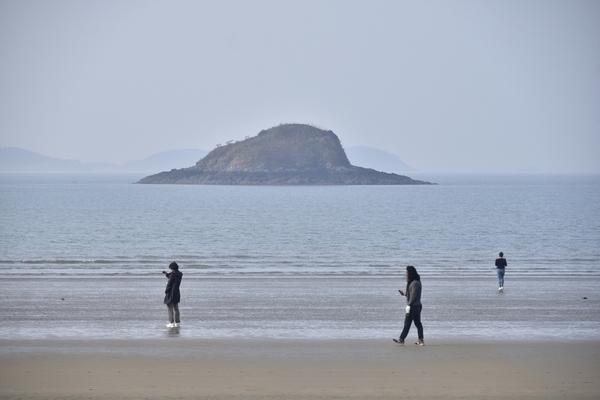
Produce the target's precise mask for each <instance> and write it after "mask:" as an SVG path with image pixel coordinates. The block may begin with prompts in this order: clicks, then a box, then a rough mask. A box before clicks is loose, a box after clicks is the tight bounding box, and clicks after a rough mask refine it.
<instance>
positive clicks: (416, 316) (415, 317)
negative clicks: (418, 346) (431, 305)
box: [400, 305, 423, 340]
mask: <svg viewBox="0 0 600 400" xmlns="http://www.w3.org/2000/svg"><path fill="white" fill-rule="evenodd" d="M422 309H423V306H422V305H421V306H411V307H410V313H408V314H406V317H404V329H402V333H401V334H400V339H402V340H404V339H406V337H407V336H408V331H410V326H411V325H412V323H413V321H414V323H415V326H416V327H417V333H418V335H419V340H423V325H422V324H421V310H422Z"/></svg>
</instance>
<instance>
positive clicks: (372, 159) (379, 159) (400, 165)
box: [346, 146, 417, 172]
mask: <svg viewBox="0 0 600 400" xmlns="http://www.w3.org/2000/svg"><path fill="white" fill-rule="evenodd" d="M346 155H347V156H348V159H349V160H350V162H351V163H352V164H353V165H360V166H363V167H365V168H373V169H375V170H377V171H385V172H409V171H417V170H416V169H415V168H413V167H411V166H409V165H406V164H405V163H404V162H403V161H402V160H401V159H400V158H399V157H398V156H397V155H395V154H392V153H388V152H387V151H384V150H379V149H374V148H371V147H363V146H354V147H348V148H346Z"/></svg>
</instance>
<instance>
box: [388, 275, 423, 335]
mask: <svg viewBox="0 0 600 400" xmlns="http://www.w3.org/2000/svg"><path fill="white" fill-rule="evenodd" d="M398 292H399V293H400V295H402V296H406V316H405V317H404V329H403V330H402V333H401V334H400V337H399V338H398V339H392V340H393V341H394V342H396V343H399V344H402V345H403V344H404V339H406V336H408V331H409V330H410V326H411V325H412V323H413V322H414V323H415V326H416V327H417V334H418V336H419V341H418V342H417V343H415V344H416V345H417V346H424V345H425V341H424V339H423V324H421V310H422V309H423V305H422V304H421V277H420V276H419V274H418V273H417V269H416V268H415V267H413V266H412V265H409V266H407V267H406V292H403V291H402V290H398Z"/></svg>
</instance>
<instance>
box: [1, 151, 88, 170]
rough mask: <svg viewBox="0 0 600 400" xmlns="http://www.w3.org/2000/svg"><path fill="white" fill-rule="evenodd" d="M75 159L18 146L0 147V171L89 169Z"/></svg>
mask: <svg viewBox="0 0 600 400" xmlns="http://www.w3.org/2000/svg"><path fill="white" fill-rule="evenodd" d="M90 170H91V169H90V168H89V167H86V166H85V165H83V164H82V163H81V162H79V161H76V160H61V159H58V158H52V157H47V156H44V155H41V154H39V153H35V152H33V151H28V150H23V149H20V148H18V147H2V148H0V171H29V172H42V171H45V172H74V171H90Z"/></svg>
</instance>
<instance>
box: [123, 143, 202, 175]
mask: <svg viewBox="0 0 600 400" xmlns="http://www.w3.org/2000/svg"><path fill="white" fill-rule="evenodd" d="M207 153H208V152H207V151H205V150H200V149H187V150H169V151H163V152H160V153H155V154H152V155H151V156H149V157H147V158H144V159H143V160H134V161H127V162H126V163H125V164H124V165H123V167H124V169H125V170H127V171H132V172H138V171H140V172H160V171H170V170H172V169H179V168H185V167H189V166H190V165H193V164H195V163H196V162H197V161H198V160H200V159H201V158H203V157H204V156H206V154H207Z"/></svg>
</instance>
